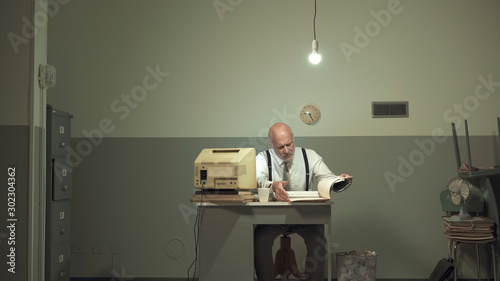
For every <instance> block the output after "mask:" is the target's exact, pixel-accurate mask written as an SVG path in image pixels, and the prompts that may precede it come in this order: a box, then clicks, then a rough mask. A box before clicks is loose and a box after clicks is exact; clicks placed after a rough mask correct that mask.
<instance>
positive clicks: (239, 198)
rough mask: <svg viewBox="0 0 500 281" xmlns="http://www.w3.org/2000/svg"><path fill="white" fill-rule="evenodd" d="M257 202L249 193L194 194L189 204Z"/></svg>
mask: <svg viewBox="0 0 500 281" xmlns="http://www.w3.org/2000/svg"><path fill="white" fill-rule="evenodd" d="M253 201H257V198H256V195H255V194H250V193H249V192H240V193H239V194H234V195H230V194H194V195H193V197H191V202H210V203H247V202H253Z"/></svg>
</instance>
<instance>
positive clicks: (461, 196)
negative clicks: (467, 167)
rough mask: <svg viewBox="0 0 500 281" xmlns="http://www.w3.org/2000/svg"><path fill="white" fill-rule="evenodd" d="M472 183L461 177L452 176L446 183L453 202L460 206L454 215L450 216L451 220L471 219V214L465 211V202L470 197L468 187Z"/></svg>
mask: <svg viewBox="0 0 500 281" xmlns="http://www.w3.org/2000/svg"><path fill="white" fill-rule="evenodd" d="M471 187H472V184H471V183H470V182H469V181H468V180H466V179H463V178H459V177H457V178H454V179H452V180H451V181H450V182H449V183H448V190H449V191H450V198H451V202H453V204H455V205H457V206H459V207H460V212H459V213H458V215H456V216H451V218H450V219H451V220H452V221H464V220H470V219H472V217H471V215H469V213H468V212H467V208H466V205H467V202H468V200H469V199H470V197H469V195H470V189H471Z"/></svg>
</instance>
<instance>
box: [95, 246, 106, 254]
mask: <svg viewBox="0 0 500 281" xmlns="http://www.w3.org/2000/svg"><path fill="white" fill-rule="evenodd" d="M92 253H94V254H107V253H108V247H106V245H94V246H93V247H92Z"/></svg>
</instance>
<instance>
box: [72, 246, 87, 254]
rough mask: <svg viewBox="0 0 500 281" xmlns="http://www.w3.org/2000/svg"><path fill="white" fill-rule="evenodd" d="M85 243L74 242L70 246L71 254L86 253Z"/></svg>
mask: <svg viewBox="0 0 500 281" xmlns="http://www.w3.org/2000/svg"><path fill="white" fill-rule="evenodd" d="M85 248H86V247H85V245H83V244H74V245H73V247H72V252H73V254H86V253H87V251H86V249H85Z"/></svg>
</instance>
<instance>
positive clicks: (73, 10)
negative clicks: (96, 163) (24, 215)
mask: <svg viewBox="0 0 500 281" xmlns="http://www.w3.org/2000/svg"><path fill="white" fill-rule="evenodd" d="M214 2H215V3H219V2H221V3H226V1H203V2H186V1H140V2H139V1H78V0H76V1H72V2H70V3H69V4H67V5H65V6H63V7H61V12H60V13H59V14H58V15H57V16H56V17H54V18H53V19H51V22H50V23H51V24H50V32H49V41H50V60H51V62H52V63H54V64H55V65H56V66H57V67H58V70H59V73H58V85H57V89H55V90H54V91H53V93H51V94H50V100H51V102H52V103H53V104H54V106H56V107H60V108H61V107H63V108H65V109H67V110H68V111H71V112H73V113H74V114H75V116H78V118H76V119H75V120H74V127H73V135H74V136H82V130H84V129H86V130H92V129H95V128H98V127H99V122H100V121H101V120H102V119H103V118H109V119H110V120H111V122H112V123H113V124H114V125H115V128H114V131H113V132H111V133H107V134H106V136H109V137H137V136H151V137H199V136H206V137H221V136H258V135H259V136H263V135H264V133H263V132H264V130H265V128H267V127H268V125H269V123H271V122H272V121H273V120H274V118H275V114H274V112H275V111H279V112H286V113H287V115H286V116H287V117H288V120H287V121H288V122H289V123H290V124H291V125H292V126H293V127H294V129H295V133H296V135H300V136H365V135H430V134H431V133H432V131H433V130H434V129H436V128H438V129H443V130H445V131H446V133H447V134H449V123H450V122H451V121H452V119H454V118H456V116H461V115H459V114H457V113H453V112H450V111H449V110H452V111H453V110H454V105H455V104H457V105H460V104H463V103H464V101H465V102H466V103H467V106H466V109H464V110H465V113H466V114H469V113H470V117H468V118H469V119H470V123H471V126H472V128H473V131H472V133H473V134H478V135H490V134H491V133H492V131H494V130H495V129H496V128H495V123H494V118H495V116H498V115H499V114H500V112H499V106H498V104H499V103H500V98H499V96H498V91H499V90H498V82H496V83H497V84H496V85H495V87H494V88H493V90H494V91H495V92H493V94H491V95H489V97H485V98H484V99H483V98H482V99H483V100H479V99H477V98H476V99H475V100H474V98H473V97H474V94H475V90H476V87H477V86H479V85H480V82H479V81H478V77H480V76H482V77H486V78H487V77H488V76H489V75H492V78H491V79H492V80H493V81H500V74H499V72H500V70H499V64H498V60H499V59H500V53H499V52H498V50H499V49H500V38H499V37H498V36H496V35H495V34H496V33H495V30H497V29H498V26H499V25H500V17H499V16H498V10H499V9H498V8H499V5H500V4H499V2H498V1H481V2H480V3H477V2H474V1H466V0H460V1H451V0H448V1H401V2H400V4H399V6H397V7H398V8H397V9H396V11H400V12H399V13H397V14H392V16H391V21H390V23H389V24H388V25H387V26H386V27H382V28H381V29H380V31H379V32H378V33H376V32H375V36H374V37H373V38H371V40H370V42H369V44H367V46H366V47H364V48H359V50H360V53H359V54H352V55H351V56H350V58H351V62H350V63H348V61H347V59H346V56H344V54H343V53H342V50H341V47H340V45H341V44H350V45H352V46H354V47H355V46H360V47H363V45H360V44H357V45H356V44H355V40H354V39H355V37H356V34H357V33H356V31H355V28H356V27H359V28H361V29H363V30H364V29H365V26H372V25H373V24H374V23H376V21H375V19H374V16H373V15H371V12H372V11H373V12H376V13H378V12H379V11H381V10H387V9H388V8H387V6H388V5H389V3H392V2H393V1H389V0H386V1H319V2H318V15H317V25H316V27H317V38H318V40H319V43H320V53H322V55H323V62H322V63H321V64H320V65H316V66H313V65H310V64H309V63H308V62H307V56H308V53H310V46H311V41H312V36H313V34H312V18H313V3H312V1H297V0H296V1H289V0H288V1H231V2H232V3H241V4H239V5H237V6H235V7H233V10H232V11H226V12H225V13H223V14H222V17H223V20H221V18H220V17H219V16H218V14H217V11H216V10H215V8H214V6H213V3H214ZM397 2H399V1H397ZM392 10H395V9H394V8H393V9H392ZM379 26H380V25H379ZM373 30H374V31H377V30H375V29H373ZM356 38H357V37H356ZM148 66H150V67H152V68H156V66H159V69H160V70H161V71H162V72H166V73H169V74H170V75H169V76H167V77H161V79H162V80H163V81H162V82H161V83H158V85H156V87H152V90H151V91H149V92H148V94H147V95H145V96H140V97H139V100H140V101H138V102H136V101H133V100H132V102H133V103H134V105H133V106H135V104H137V107H136V108H132V109H131V108H130V106H125V102H122V101H120V99H121V95H123V94H125V95H130V94H131V92H132V91H135V90H136V89H134V87H136V86H141V85H143V78H144V77H146V76H147V75H148V71H146V70H145V68H146V67H148ZM154 82H155V81H153V80H150V81H148V83H150V84H154ZM488 92H489V91H486V90H485V88H483V89H480V93H481V94H482V95H484V96H487V95H488ZM386 100H390V101H391V100H396V101H400V100H403V101H409V102H410V118H406V119H372V118H371V108H370V104H371V101H386ZM478 100H479V101H480V102H479V103H478V104H475V103H474V101H478ZM114 102H115V103H116V104H114ZM310 102H311V103H316V104H318V105H319V106H320V108H321V109H322V113H323V115H322V116H323V117H322V120H321V122H320V123H319V124H318V125H317V126H314V127H308V126H305V125H302V124H300V121H299V120H298V116H297V115H296V114H297V113H298V111H299V109H300V107H301V106H303V105H304V104H306V103H310ZM469 102H470V104H469ZM113 104H114V105H115V107H114V109H113V108H112V105H113ZM120 106H122V107H127V108H129V109H130V113H129V114H127V113H125V111H124V110H125V109H121V108H119V107H120ZM89 113H92V114H89ZM291 115H295V116H291ZM120 118H123V120H122V119H120ZM462 119H463V118H462V117H460V118H458V119H457V121H461V120H462ZM458 123H461V122H458ZM459 126H461V124H459Z"/></svg>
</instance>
